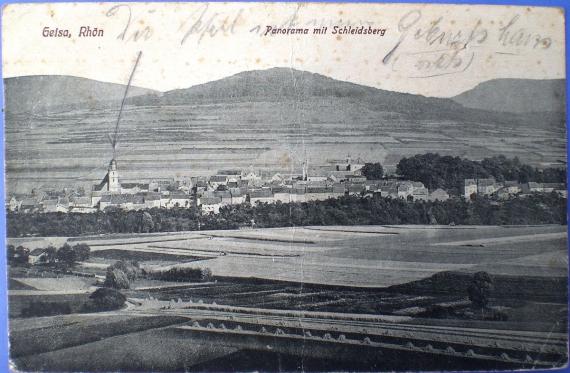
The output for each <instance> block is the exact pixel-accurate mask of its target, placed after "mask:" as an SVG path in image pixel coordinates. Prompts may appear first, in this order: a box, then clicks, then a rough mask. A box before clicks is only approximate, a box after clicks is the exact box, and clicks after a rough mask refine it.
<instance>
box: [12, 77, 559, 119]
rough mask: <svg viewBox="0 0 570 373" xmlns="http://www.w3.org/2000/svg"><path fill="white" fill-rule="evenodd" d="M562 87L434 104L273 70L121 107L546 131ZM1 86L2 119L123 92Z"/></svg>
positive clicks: (512, 88)
mask: <svg viewBox="0 0 570 373" xmlns="http://www.w3.org/2000/svg"><path fill="white" fill-rule="evenodd" d="M564 83H565V81H564V80H562V79H554V80H529V79H494V80H491V81H487V82H483V83H480V84H479V85H477V86H476V87H475V88H473V89H471V90H469V91H466V92H464V93H462V94H460V95H457V96H455V97H452V98H436V97H426V96H422V95H415V94H409V93H401V92H392V91H387V90H382V89H378V88H374V87H369V86H364V85H359V84H356V83H351V82H345V81H340V80H336V79H333V78H330V77H327V76H324V75H321V74H316V73H311V72H307V71H301V70H295V69H291V68H283V67H275V68H271V69H267V70H252V71H245V72H241V73H238V74H235V75H232V76H229V77H226V78H222V79H219V80H215V81H211V82H208V83H204V84H199V85H196V86H192V87H189V88H185V89H176V90H171V91H167V92H164V93H161V92H158V91H154V90H151V89H146V88H139V87H131V88H130V90H129V98H128V100H127V103H128V104H133V105H137V106H147V105H187V104H192V103H204V102H216V103H235V102H248V101H252V102H256V101H257V102H259V101H265V102H277V101H282V100H283V101H286V100H289V101H293V100H294V101H299V102H301V101H307V100H322V99H328V100H338V102H339V103H340V102H341V101H343V102H350V103H351V104H353V105H364V106H365V107H366V108H367V109H370V110H374V111H385V112H393V113H401V114H404V115H406V116H408V117H411V118H426V119H449V120H461V121H475V122H477V121H487V122H495V123H509V124H516V123H518V122H520V119H521V118H522V119H523V121H524V122H528V123H529V124H530V122H531V121H532V120H536V119H537V118H538V119H543V120H544V121H545V122H547V124H559V123H560V121H561V120H563V118H562V117H561V115H560V113H563V112H565V97H566V96H565V85H564ZM4 84H5V100H6V110H7V112H8V113H11V112H13V113H18V112H42V111H49V110H54V109H60V110H61V109H65V108H72V107H81V108H102V107H116V106H117V105H118V102H120V100H121V99H122V96H123V94H124V90H125V86H124V85H122V84H115V83H104V82H100V81H96V80H91V79H86V78H78V77H71V76H62V75H53V76H52V75H49V76H46V75H37V76H22V77H15V78H7V79H5V80H4ZM541 113H544V114H541ZM527 114H528V116H525V115H527ZM531 117H532V118H531ZM561 118H562V119H561Z"/></svg>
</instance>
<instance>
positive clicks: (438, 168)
mask: <svg viewBox="0 0 570 373" xmlns="http://www.w3.org/2000/svg"><path fill="white" fill-rule="evenodd" d="M397 173H398V175H400V176H401V177H402V178H403V179H406V180H413V181H421V182H422V183H423V184H424V185H425V186H426V187H427V188H428V189H430V190H433V189H437V188H442V189H445V190H446V191H447V192H448V193H450V194H454V195H461V194H463V186H464V182H465V179H476V178H479V179H481V178H490V177H493V178H495V180H497V181H499V182H501V181H506V180H514V181H517V182H519V183H528V182H529V181H534V182H538V183H566V170H565V169H563V168H544V169H539V168H535V167H532V166H529V165H527V164H523V163H521V162H520V160H519V159H518V158H517V157H515V158H512V159H510V158H507V157H505V156H504V155H499V156H496V157H491V158H485V159H483V160H482V161H480V162H479V161H472V160H469V159H465V158H460V157H452V156H441V155H439V154H437V153H427V154H418V155H414V156H413V157H408V158H402V159H401V160H400V162H399V163H398V165H397ZM365 176H366V174H365Z"/></svg>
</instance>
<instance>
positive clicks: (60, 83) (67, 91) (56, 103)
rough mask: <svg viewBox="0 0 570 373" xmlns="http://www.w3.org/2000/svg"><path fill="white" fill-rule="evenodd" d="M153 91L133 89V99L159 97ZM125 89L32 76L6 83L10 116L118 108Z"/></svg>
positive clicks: (82, 80)
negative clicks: (150, 96)
mask: <svg viewBox="0 0 570 373" xmlns="http://www.w3.org/2000/svg"><path fill="white" fill-rule="evenodd" d="M157 93H158V92H157V91H153V90H151V89H146V88H139V87H133V86H132V87H130V88H129V97H135V96H139V95H145V94H157ZM124 94H125V85H122V84H115V83H105V82H100V81H97V80H92V79H87V78H79V77H74V76H67V75H28V76H19V77H14V78H5V79H4V97H5V108H6V111H7V112H8V113H24V112H28V113H41V112H45V111H50V110H54V109H56V108H68V107H69V108H71V107H74V106H81V107H82V108H100V107H104V106H110V105H113V106H116V105H117V102H120V100H121V99H122V98H123V95H124Z"/></svg>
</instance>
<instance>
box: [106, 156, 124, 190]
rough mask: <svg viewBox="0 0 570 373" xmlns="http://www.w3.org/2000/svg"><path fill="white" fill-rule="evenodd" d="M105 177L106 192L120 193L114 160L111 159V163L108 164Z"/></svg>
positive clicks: (117, 172)
mask: <svg viewBox="0 0 570 373" xmlns="http://www.w3.org/2000/svg"><path fill="white" fill-rule="evenodd" d="M107 176H108V180H107V190H108V191H109V192H112V193H119V192H120V191H121V184H120V183H119V171H118V170H117V162H116V161H115V160H114V159H112V160H111V163H109V170H108V172H107Z"/></svg>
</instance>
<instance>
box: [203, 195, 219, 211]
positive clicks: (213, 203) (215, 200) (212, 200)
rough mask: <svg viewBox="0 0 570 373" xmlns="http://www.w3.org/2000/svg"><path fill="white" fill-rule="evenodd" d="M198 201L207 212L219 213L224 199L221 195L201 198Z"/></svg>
mask: <svg viewBox="0 0 570 373" xmlns="http://www.w3.org/2000/svg"><path fill="white" fill-rule="evenodd" d="M198 203H199V205H200V208H201V209H202V212H204V213H206V214H210V213H212V214H219V213H220V208H221V207H222V199H221V198H219V197H205V198H200V199H199V202H198Z"/></svg>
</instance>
